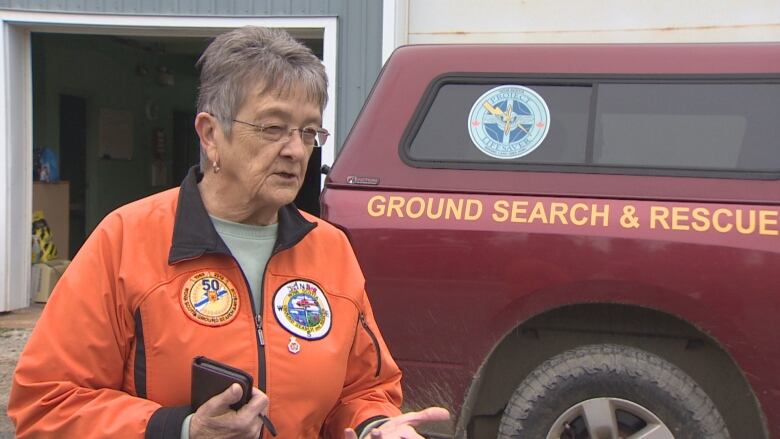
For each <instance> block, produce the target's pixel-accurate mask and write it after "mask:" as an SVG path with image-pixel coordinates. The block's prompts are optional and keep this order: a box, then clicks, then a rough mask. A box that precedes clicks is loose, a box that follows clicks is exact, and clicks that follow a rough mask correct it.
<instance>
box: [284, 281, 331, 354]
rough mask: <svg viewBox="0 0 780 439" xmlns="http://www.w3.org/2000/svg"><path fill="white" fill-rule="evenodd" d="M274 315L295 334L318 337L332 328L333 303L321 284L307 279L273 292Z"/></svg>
mask: <svg viewBox="0 0 780 439" xmlns="http://www.w3.org/2000/svg"><path fill="white" fill-rule="evenodd" d="M274 315H275V316H276V320H277V321H279V324H280V325H282V327H284V329H286V330H288V331H290V332H291V333H292V334H293V335H296V336H298V337H301V338H304V339H306V340H319V339H321V338H323V337H325V336H326V335H328V331H330V325H331V321H332V318H331V315H330V304H329V303H328V299H327V298H326V297H325V293H323V292H322V290H321V289H320V287H318V286H317V285H316V284H314V283H312V282H308V281H305V280H294V281H290V282H287V283H286V284H284V285H282V287H281V288H279V289H278V290H276V293H274Z"/></svg>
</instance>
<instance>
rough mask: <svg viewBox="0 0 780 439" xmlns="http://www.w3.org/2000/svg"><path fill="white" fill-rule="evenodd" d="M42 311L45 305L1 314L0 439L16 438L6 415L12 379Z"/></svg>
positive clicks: (36, 305) (37, 304)
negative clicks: (17, 362) (20, 355)
mask: <svg viewBox="0 0 780 439" xmlns="http://www.w3.org/2000/svg"><path fill="white" fill-rule="evenodd" d="M42 310H43V304H39V303H36V304H34V305H32V306H31V307H29V308H24V309H20V310H16V311H11V312H6V313H0V439H6V438H13V437H14V427H13V424H12V423H11V420H10V419H9V418H8V416H7V413H6V412H7V410H8V393H9V391H10V389H11V378H12V377H13V372H14V369H15V368H16V361H17V360H18V358H19V354H20V353H21V352H22V349H23V348H24V344H25V343H27V338H28V337H29V336H30V332H31V331H32V328H33V326H35V322H37V321H38V317H39V316H40V315H41V311H42Z"/></svg>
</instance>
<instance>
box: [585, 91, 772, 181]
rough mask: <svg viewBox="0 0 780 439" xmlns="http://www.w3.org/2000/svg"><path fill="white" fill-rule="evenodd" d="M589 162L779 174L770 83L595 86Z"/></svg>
mask: <svg viewBox="0 0 780 439" xmlns="http://www.w3.org/2000/svg"><path fill="white" fill-rule="evenodd" d="M597 108H598V111H597V117H596V129H595V133H594V142H593V162H594V163H596V164H605V165H621V166H652V167H660V168H689V169H690V168H692V169H697V168H698V169H702V168H703V169H723V170H777V169H780V144H779V143H780V141H778V139H780V86H778V85H776V84H601V85H600V86H599V90H598V107H597Z"/></svg>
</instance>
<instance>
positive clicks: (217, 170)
mask: <svg viewBox="0 0 780 439" xmlns="http://www.w3.org/2000/svg"><path fill="white" fill-rule="evenodd" d="M211 169H212V170H213V171H214V173H215V174H216V173H217V172H219V165H218V164H217V162H216V161H215V162H212V163H211Z"/></svg>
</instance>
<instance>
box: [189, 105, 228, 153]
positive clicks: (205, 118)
mask: <svg viewBox="0 0 780 439" xmlns="http://www.w3.org/2000/svg"><path fill="white" fill-rule="evenodd" d="M195 132H197V133H198V137H199V138H200V148H201V152H202V154H203V155H204V156H205V157H206V158H208V161H209V163H219V142H217V138H218V137H219V136H221V135H222V129H221V127H220V125H219V121H217V118H216V117H214V116H212V115H211V114H209V113H206V112H200V113H198V115H197V116H195Z"/></svg>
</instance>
